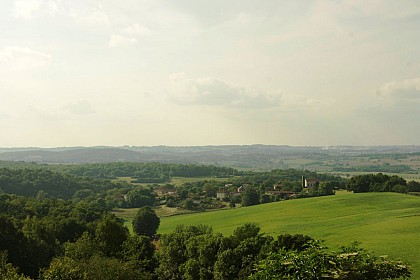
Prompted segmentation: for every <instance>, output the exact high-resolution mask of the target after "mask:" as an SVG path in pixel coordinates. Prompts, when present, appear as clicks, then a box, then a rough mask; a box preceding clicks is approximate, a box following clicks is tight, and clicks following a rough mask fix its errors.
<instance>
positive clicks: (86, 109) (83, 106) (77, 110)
mask: <svg viewBox="0 0 420 280" xmlns="http://www.w3.org/2000/svg"><path fill="white" fill-rule="evenodd" d="M63 110H64V111H67V112H69V113H71V114H75V115H90V114H93V113H95V111H94V110H93V108H92V106H91V105H90V103H89V102H88V101H86V100H80V101H77V102H75V103H72V104H69V105H66V106H64V107H63Z"/></svg>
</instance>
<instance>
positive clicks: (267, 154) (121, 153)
mask: <svg viewBox="0 0 420 280" xmlns="http://www.w3.org/2000/svg"><path fill="white" fill-rule="evenodd" d="M413 153H419V155H420V146H381V147H362V146H357V147H356V146H355V147H353V146H334V147H293V146H277V145H223V146H185V147H173V146H152V147H141V146H124V147H105V146H98V147H58V148H0V160H3V161H24V162H36V163H63V164H69V163H103V162H166V163H194V164H213V165H219V166H229V167H234V168H244V169H246V168H252V169H261V170H264V169H273V168H297V167H299V168H300V167H306V168H309V166H310V165H311V164H312V165H313V167H311V168H309V169H312V170H315V169H317V168H318V170H320V169H319V167H318V166H316V164H317V163H319V162H322V163H323V164H324V163H327V162H328V161H337V162H338V161H340V160H342V158H343V156H345V157H357V156H369V155H376V156H379V155H395V154H399V155H401V154H402V155H406V154H413ZM324 165H325V164H324ZM324 167H325V168H329V169H331V170H332V167H331V168H330V166H329V165H325V166H324ZM325 168H324V169H325ZM321 169H322V168H321Z"/></svg>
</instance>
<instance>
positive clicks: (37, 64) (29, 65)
mask: <svg viewBox="0 0 420 280" xmlns="http://www.w3.org/2000/svg"><path fill="white" fill-rule="evenodd" d="M51 60H52V57H51V55H50V54H46V53H42V52H40V51H36V50H33V49H30V48H27V47H20V46H8V47H5V48H4V49H3V50H0V66H3V67H6V68H7V69H13V70H35V69H41V68H45V67H47V66H48V65H49V64H50V63H51Z"/></svg>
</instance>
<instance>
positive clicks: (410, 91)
mask: <svg viewBox="0 0 420 280" xmlns="http://www.w3.org/2000/svg"><path fill="white" fill-rule="evenodd" d="M376 94H377V95H378V96H380V97H385V98H396V99H418V100H420V78H413V79H406V80H402V81H393V82H389V83H386V84H385V85H383V86H382V87H381V88H379V89H378V90H377V91H376Z"/></svg>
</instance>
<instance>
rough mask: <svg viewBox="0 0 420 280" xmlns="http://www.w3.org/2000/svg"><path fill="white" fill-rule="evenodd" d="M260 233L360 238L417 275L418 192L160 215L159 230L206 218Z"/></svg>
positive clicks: (345, 240)
mask: <svg viewBox="0 0 420 280" xmlns="http://www.w3.org/2000/svg"><path fill="white" fill-rule="evenodd" d="M249 222H252V223H256V224H258V225H259V226H260V227H261V229H262V231H263V232H264V233H267V234H270V235H273V236H276V235H278V234H280V233H292V234H294V233H302V234H307V235H309V236H312V237H314V238H317V239H322V240H325V243H326V245H327V246H328V247H330V248H332V249H334V248H337V246H338V245H344V244H349V243H351V242H353V241H356V240H357V241H360V242H361V243H362V247H364V248H367V249H370V250H373V251H375V252H376V253H377V254H380V255H389V256H390V257H393V258H398V259H402V260H404V261H407V262H409V263H411V264H412V267H413V271H414V275H413V279H420V258H419V256H418V254H419V252H420V198H419V197H414V196H410V195H403V194H396V193H363V194H349V195H344V194H343V195H335V196H328V197H319V198H307V199H298V200H289V201H282V202H276V203H269V204H264V205H259V206H252V207H244V208H238V209H232V210H230V209H229V210H222V211H215V212H206V213H196V214H188V215H177V216H171V217H162V218H161V226H160V229H159V233H165V232H170V231H172V230H173V229H174V228H175V226H176V225H177V224H186V225H193V224H207V225H210V226H212V227H213V228H214V230H215V231H217V232H222V233H223V234H226V235H229V234H231V233H232V232H233V230H234V229H235V228H236V227H238V226H240V225H243V224H244V223H249Z"/></svg>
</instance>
